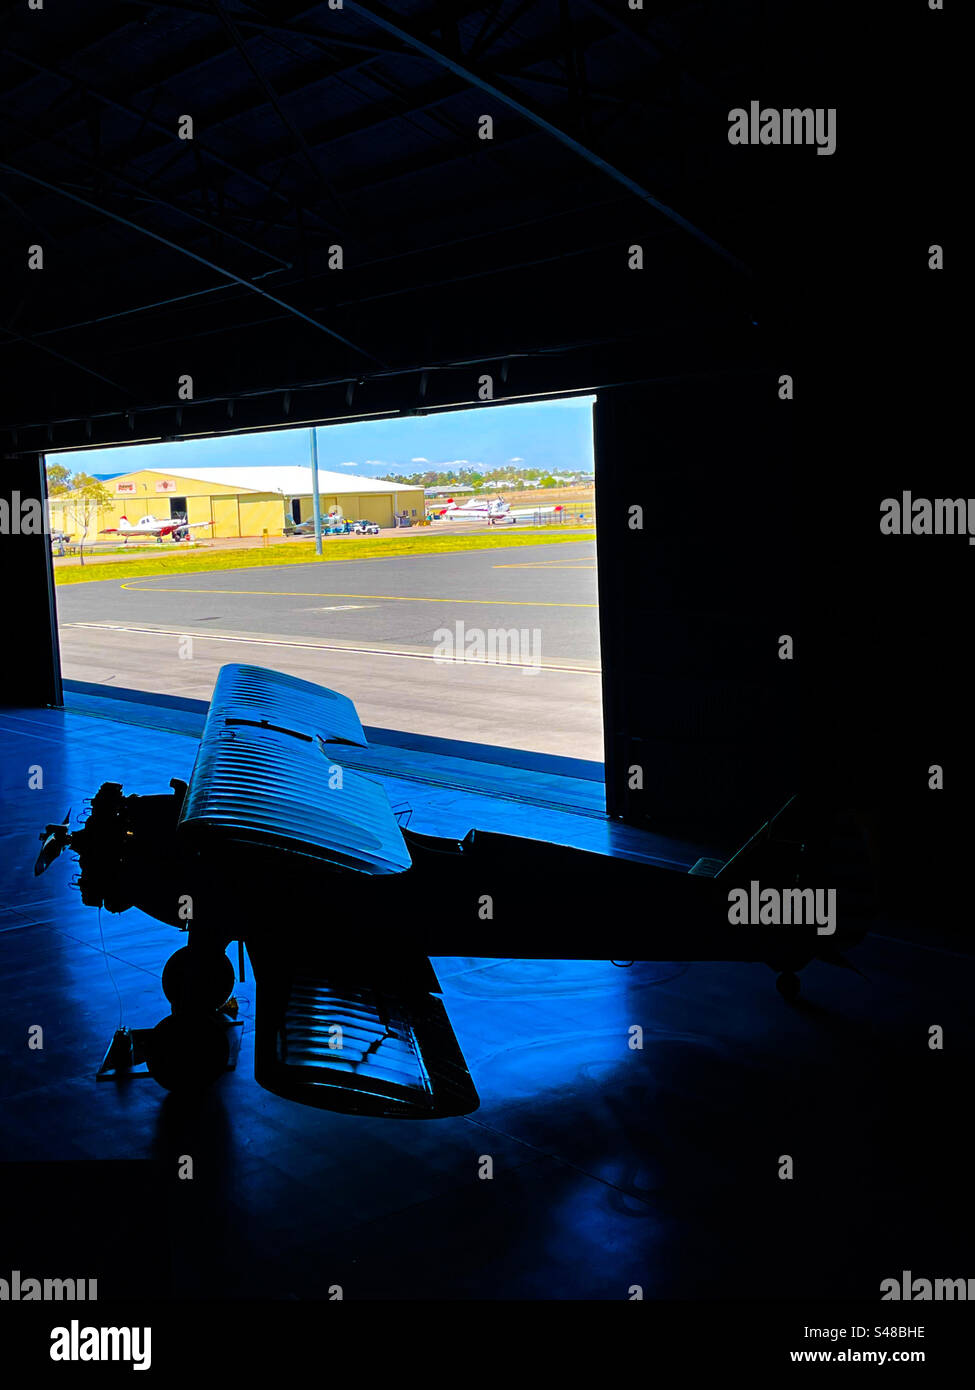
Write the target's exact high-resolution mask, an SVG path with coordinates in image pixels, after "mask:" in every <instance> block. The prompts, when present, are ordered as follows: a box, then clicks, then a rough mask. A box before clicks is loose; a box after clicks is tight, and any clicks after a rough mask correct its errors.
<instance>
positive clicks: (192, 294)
mask: <svg viewBox="0 0 975 1390" xmlns="http://www.w3.org/2000/svg"><path fill="white" fill-rule="evenodd" d="M780 9H781V11H782V13H780ZM788 9H789V6H787V5H785V6H782V7H778V8H776V7H772V8H771V9H770V8H769V7H767V6H765V5H762V4H759V3H757V0H751V2H750V3H749V2H747V0H660V3H655V4H653V5H652V6H650V5H647V6H645V7H644V8H642V9H639V10H634V9H631V8H630V7H629V6H628V5H627V4H625V3H623V0H612V3H610V0H558V3H557V0H451V2H450V3H449V4H446V3H444V0H397V3H396V5H395V6H389V5H384V4H381V3H379V0H368V2H367V3H358V0H346V3H344V5H343V6H342V8H341V9H338V8H334V9H333V8H332V7H331V6H330V5H329V4H328V3H327V0H319V3H311V4H309V3H307V2H306V3H295V0H282V3H280V4H276V5H275V6H273V7H270V6H266V5H263V6H262V5H260V4H257V3H253V0H214V3H212V4H211V3H204V0H85V4H84V5H80V6H64V5H59V6H47V7H45V9H44V10H43V11H34V10H32V9H30V8H28V6H27V5H26V4H18V5H16V6H14V5H8V6H6V7H5V14H4V20H5V34H4V45H3V52H2V54H0V121H2V123H3V125H4V127H5V135H6V139H5V142H4V149H3V154H2V157H0V259H2V262H3V264H4V266H5V273H9V279H10V282H11V283H10V288H9V294H8V295H7V300H6V302H7V303H8V304H9V306H10V312H9V313H8V314H7V315H5V316H4V321H3V324H2V325H0V373H2V377H3V381H4V387H5V390H4V392H3V393H2V394H3V404H2V405H0V448H3V449H4V450H5V451H6V452H8V453H9V452H25V451H29V450H30V449H32V448H34V449H36V448H40V449H45V450H54V449H57V448H69V447H85V445H86V444H89V445H90V446H91V447H99V446H103V445H105V444H129V443H137V442H142V441H149V440H159V439H176V438H187V437H191V436H193V435H202V434H207V433H210V434H212V433H226V432H233V431H235V430H241V429H247V428H262V427H265V426H267V425H268V424H271V423H292V424H297V423H304V422H307V421H309V420H312V419H319V420H331V419H335V420H338V419H346V418H348V419H355V418H364V417H366V416H368V415H370V414H381V413H386V414H388V413H390V412H392V413H397V412H400V411H411V412H415V411H417V410H420V411H422V410H426V409H430V408H439V407H440V406H443V405H451V404H462V403H471V404H477V403H478V402H479V401H480V400H484V399H486V398H485V396H484V395H483V393H482V392H481V389H480V383H481V381H482V378H483V376H484V375H485V374H488V375H490V376H491V378H492V382H493V395H492V396H491V397H490V399H493V400H495V401H497V400H500V399H502V398H503V399H512V398H518V397H519V396H521V397H525V396H530V395H532V394H537V393H538V392H539V391H542V392H550V391H553V390H554V391H558V390H564V389H585V388H586V387H591V388H596V389H598V387H599V386H601V385H604V384H608V383H610V382H611V381H613V380H620V379H626V380H633V379H641V378H642V377H645V376H647V375H648V374H650V373H653V372H656V373H657V374H662V375H666V374H674V373H679V372H682V371H687V370H694V371H702V370H709V369H723V368H725V367H727V366H728V365H731V366H733V368H734V369H736V370H738V369H741V368H747V367H748V366H749V364H750V363H751V362H753V361H754V359H755V357H756V354H757V353H760V352H764V353H765V354H766V356H767V359H768V360H769V361H772V360H774V359H775V347H774V345H773V346H772V347H768V346H766V345H764V344H763V343H762V342H761V340H760V337H759V335H756V333H755V331H754V320H755V318H756V306H757V305H758V304H761V303H764V300H763V288H762V278H761V277H762V276H765V275H767V274H769V273H770V272H774V271H775V270H776V267H777V266H780V265H785V266H788V256H789V236H790V228H791V226H792V223H791V221H790V220H789V217H790V216H791V214H790V213H789V211H788V210H789V207H790V205H789V203H788V199H787V196H786V187H787V185H788V183H789V180H790V179H791V180H793V181H795V180H796V179H799V178H803V177H805V176H806V175H807V174H808V173H809V170H810V167H812V166H815V165H817V164H831V163H832V161H829V160H823V161H817V160H815V159H814V160H813V161H812V166H810V165H809V163H808V161H805V160H803V161H794V162H792V163H788V164H787V163H786V162H785V161H778V162H777V163H776V164H775V165H774V175H773V176H771V177H770V168H771V167H772V166H770V164H769V162H768V161H763V160H757V159H749V158H747V157H745V158H742V157H740V156H741V154H742V152H741V151H738V150H734V149H732V147H731V146H730V145H729V143H728V140H727V128H728V111H729V110H730V109H731V108H732V107H735V106H738V105H740V104H741V102H742V101H746V100H747V99H748V98H749V97H750V96H751V95H753V94H754V93H755V92H756V91H764V90H766V89H767V85H768V83H767V72H766V57H765V55H766V54H767V52H769V51H770V46H774V51H775V54H776V74H777V84H778V87H777V89H780V90H783V91H785V90H787V88H788V86H789V81H790V80H791V77H792V70H793V68H795V66H796V64H798V69H799V70H800V71H801V70H802V68H803V67H804V66H812V67H814V66H815V63H816V62H817V61H818V59H817V56H816V55H817V54H818V53H819V52H821V51H823V50H828V49H829V46H830V44H831V37H830V28H829V25H828V24H827V23H825V22H824V23H823V24H822V25H814V26H804V25H796V26H795V29H796V35H795V41H793V35H792V33H791V31H790V33H789V34H788V35H786V34H785V24H786V19H787V15H786V14H785V12H786V11H788ZM651 10H652V13H651ZM797 54H798V55H799V56H798V57H797V56H796V55H797ZM790 64H791V65H792V66H791V67H790ZM763 78H764V79H765V83H764V86H763ZM487 118H490V121H491V123H492V126H491V130H490V135H491V138H490V139H483V138H481V137H482V135H483V134H484V132H485V130H486V129H487V127H486V126H485V121H486V120H487ZM187 119H191V120H192V131H191V132H189V127H188V126H187V125H186V121H187ZM187 133H191V134H192V138H181V135H185V134H187ZM747 153H748V152H746V156H747ZM797 171H798V172H797ZM813 172H814V173H816V174H818V173H819V171H818V170H816V169H815V168H813ZM634 245H639V246H640V247H641V248H642V253H643V258H644V270H643V272H642V273H639V272H636V271H634V270H632V269H631V268H630V266H629V257H630V255H631V249H632V247H633V246H634ZM31 247H40V248H41V249H42V251H43V269H42V270H38V269H32V268H30V266H29V249H30V248H31ZM336 248H341V261H342V263H341V267H339V266H338V264H337V252H336ZM752 272H758V278H756V276H755V275H754V274H753V273H752ZM768 327H769V324H768V320H767V319H766V320H764V321H763V328H765V329H766V331H767V330H768ZM185 377H190V378H192V396H191V397H190V396H187V395H186V393H185V392H183V393H182V394H181V390H180V383H181V381H182V380H183V379H184V378H185Z"/></svg>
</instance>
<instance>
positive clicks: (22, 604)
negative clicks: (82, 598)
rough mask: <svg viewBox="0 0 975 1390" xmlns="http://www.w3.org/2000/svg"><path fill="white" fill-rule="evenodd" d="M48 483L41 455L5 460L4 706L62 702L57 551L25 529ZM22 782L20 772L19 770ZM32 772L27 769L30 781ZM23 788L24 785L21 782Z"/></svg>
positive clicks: (0, 499) (0, 567) (0, 698)
mask: <svg viewBox="0 0 975 1390" xmlns="http://www.w3.org/2000/svg"><path fill="white" fill-rule="evenodd" d="M46 491H47V484H46V478H45V474H44V468H43V463H42V460H41V458H40V456H39V455H37V454H24V455H21V457H19V458H16V459H5V460H4V465H3V469H2V470H0V511H2V512H3V514H4V515H5V516H6V517H7V518H8V520H9V524H7V525H5V526H4V527H3V530H2V536H0V576H2V579H3V592H4V593H5V594H6V595H7V602H6V603H5V604H4V624H3V627H4V632H3V654H4V661H3V680H2V681H0V703H2V704H4V705H6V706H7V707H15V706H17V707H22V708H32V707H40V706H44V705H59V704H60V703H61V657H60V651H59V647H58V630H57V622H56V621H55V614H54V570H53V564H52V561H51V546H50V543H49V541H48V538H47V537H46V536H45V535H43V534H35V532H34V530H33V527H31V529H30V530H27V529H25V528H24V527H22V526H21V525H20V524H19V521H20V519H21V517H22V515H23V510H22V509H23V504H24V501H25V499H43V498H44V497H45V496H46ZM16 775H17V777H18V778H19V776H20V769H17V770H16ZM26 777H27V772H26V769H25V770H24V780H25V782H26ZM18 785H19V786H23V785H24V783H21V782H18Z"/></svg>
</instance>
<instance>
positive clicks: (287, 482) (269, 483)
mask: <svg viewBox="0 0 975 1390" xmlns="http://www.w3.org/2000/svg"><path fill="white" fill-rule="evenodd" d="M146 467H147V468H148V469H150V470H151V471H152V472H153V473H160V474H162V475H163V476H164V477H167V478H191V479H192V480H193V481H194V482H199V483H222V484H223V485H224V486H225V487H233V488H239V489H240V491H241V492H280V493H283V494H284V495H285V496H287V497H305V496H311V469H310V468H305V467H304V466H303V465H301V464H273V463H272V464H266V465H260V464H256V465H247V466H245V467H243V468H233V467H231V468H155V467H153V466H152V465H151V464H147V465H146ZM142 471H143V470H142V469H133V470H132V472H142ZM119 476H120V477H127V476H128V474H119ZM318 491H319V493H323V492H324V493H332V492H355V493H364V492H376V493H383V494H385V495H386V496H390V495H392V494H393V493H394V492H408V491H409V487H408V486H405V485H403V484H401V483H385V482H383V481H382V480H381V479H380V478H361V477H359V476H358V475H356V474H354V473H335V472H333V471H331V470H329V469H325V468H320V469H319V470H318Z"/></svg>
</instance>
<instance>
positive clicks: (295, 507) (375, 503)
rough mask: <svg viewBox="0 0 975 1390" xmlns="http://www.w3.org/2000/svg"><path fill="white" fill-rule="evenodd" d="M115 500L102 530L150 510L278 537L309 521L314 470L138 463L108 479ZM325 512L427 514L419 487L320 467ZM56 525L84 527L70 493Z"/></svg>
mask: <svg viewBox="0 0 975 1390" xmlns="http://www.w3.org/2000/svg"><path fill="white" fill-rule="evenodd" d="M105 487H106V489H107V491H108V492H109V493H110V494H111V500H110V501H109V502H107V503H106V504H105V505H104V506H99V508H98V517H97V529H98V530H106V529H108V528H109V527H117V526H118V523H119V519H120V518H121V517H123V516H125V517H128V519H129V521H132V522H134V521H136V520H137V519H138V518H139V517H142V516H146V515H147V514H151V515H152V516H155V517H159V518H169V517H175V516H182V517H185V518H186V520H187V521H190V522H210V523H211V527H210V528H203V534H204V535H211V536H218V537H227V536H260V535H262V534H263V532H264V531H265V530H267V532H268V535H271V536H279V535H281V533H282V531H283V530H284V527H285V523H286V519H287V518H288V517H289V516H291V517H293V518H294V520H295V521H307V520H308V518H309V517H311V515H312V485H311V469H310V468H303V467H299V466H293V465H283V464H271V465H268V466H261V467H242V468H198V469H197V468H170V469H168V470H166V471H162V470H160V469H155V468H140V469H138V470H137V471H135V472H133V473H121V474H119V475H118V476H117V477H114V478H107V479H106V480H105ZM318 492H319V497H320V498H321V508H322V515H323V516H324V515H326V514H327V513H328V512H330V511H336V510H337V511H339V512H340V513H341V515H342V516H346V517H349V518H350V519H351V520H359V519H367V520H369V521H373V522H375V523H376V525H377V526H384V527H385V526H393V525H395V520H394V517H395V516H397V515H400V514H401V513H402V512H404V511H405V512H407V513H408V515H409V518H410V520H411V521H413V522H415V521H417V520H419V519H421V518H422V517H423V514H424V501H423V489H422V488H410V487H401V486H400V485H399V484H397V483H386V482H382V481H381V480H380V479H378V478H361V477H356V476H351V477H350V476H349V475H348V474H345V473H336V472H330V471H328V470H327V469H321V468H320V469H319V470H318ZM50 511H51V528H52V530H61V531H65V532H68V533H77V532H78V530H80V529H81V528H80V527H79V525H78V520H77V515H76V502H75V499H74V498H73V497H72V496H71V494H67V495H65V496H63V497H53V498H52V499H51V502H50Z"/></svg>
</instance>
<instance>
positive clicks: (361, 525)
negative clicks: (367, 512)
mask: <svg viewBox="0 0 975 1390" xmlns="http://www.w3.org/2000/svg"><path fill="white" fill-rule="evenodd" d="M352 534H353V535H354V536H378V535H379V527H378V526H377V525H376V523H375V522H374V521H354V522H353V523H352Z"/></svg>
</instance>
